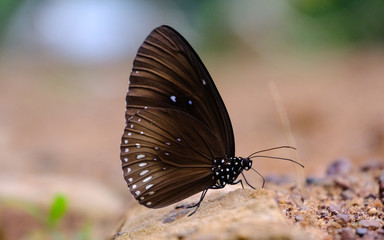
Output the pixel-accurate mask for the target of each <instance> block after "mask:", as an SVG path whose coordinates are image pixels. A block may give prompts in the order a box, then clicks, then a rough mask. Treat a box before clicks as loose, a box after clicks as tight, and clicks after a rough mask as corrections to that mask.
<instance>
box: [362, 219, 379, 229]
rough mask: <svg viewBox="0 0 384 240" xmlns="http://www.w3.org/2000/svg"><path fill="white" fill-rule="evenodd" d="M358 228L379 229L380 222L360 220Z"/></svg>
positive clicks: (376, 220)
mask: <svg viewBox="0 0 384 240" xmlns="http://www.w3.org/2000/svg"><path fill="white" fill-rule="evenodd" d="M359 223H360V226H362V227H364V228H368V229H370V230H376V229H378V228H380V227H381V223H380V220H378V219H367V220H361V221H360V222H359Z"/></svg>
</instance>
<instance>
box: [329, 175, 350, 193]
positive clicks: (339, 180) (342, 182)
mask: <svg viewBox="0 0 384 240" xmlns="http://www.w3.org/2000/svg"><path fill="white" fill-rule="evenodd" d="M333 181H334V183H335V184H336V186H339V187H341V188H342V189H344V190H346V189H350V188H351V183H350V182H349V181H348V179H346V178H345V177H342V176H337V177H335V179H333Z"/></svg>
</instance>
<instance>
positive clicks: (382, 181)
mask: <svg viewBox="0 0 384 240" xmlns="http://www.w3.org/2000/svg"><path fill="white" fill-rule="evenodd" d="M379 198H380V199H381V202H382V203H383V204H384V171H382V172H381V174H380V177H379Z"/></svg>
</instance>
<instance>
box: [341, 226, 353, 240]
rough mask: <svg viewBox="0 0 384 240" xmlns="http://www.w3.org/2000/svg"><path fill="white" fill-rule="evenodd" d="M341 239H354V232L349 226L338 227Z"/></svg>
mask: <svg viewBox="0 0 384 240" xmlns="http://www.w3.org/2000/svg"><path fill="white" fill-rule="evenodd" d="M339 233H340V236H341V240H353V239H355V233H354V231H353V229H352V228H350V227H345V228H342V229H340V231H339Z"/></svg>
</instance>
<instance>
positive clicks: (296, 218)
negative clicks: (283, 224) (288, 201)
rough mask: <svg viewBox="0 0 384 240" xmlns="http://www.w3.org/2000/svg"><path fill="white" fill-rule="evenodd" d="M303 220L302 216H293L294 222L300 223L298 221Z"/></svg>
mask: <svg viewBox="0 0 384 240" xmlns="http://www.w3.org/2000/svg"><path fill="white" fill-rule="evenodd" d="M303 219H304V218H303V216H301V215H300V214H298V215H296V216H295V220H296V222H300V221H302V220H303Z"/></svg>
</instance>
